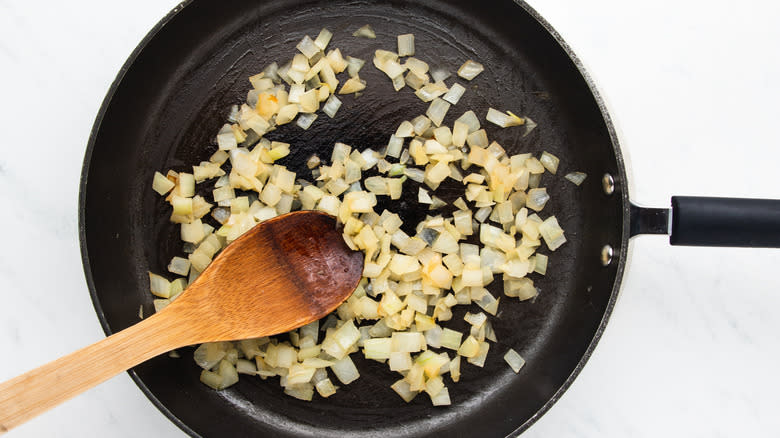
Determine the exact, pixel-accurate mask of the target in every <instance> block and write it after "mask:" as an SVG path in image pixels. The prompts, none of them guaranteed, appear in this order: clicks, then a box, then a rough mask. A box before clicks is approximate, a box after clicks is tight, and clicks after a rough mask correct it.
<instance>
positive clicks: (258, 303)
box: [0, 211, 363, 433]
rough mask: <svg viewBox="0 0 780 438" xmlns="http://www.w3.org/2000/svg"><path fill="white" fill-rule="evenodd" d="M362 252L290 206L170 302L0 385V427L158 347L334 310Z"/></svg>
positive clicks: (243, 335)
mask: <svg viewBox="0 0 780 438" xmlns="http://www.w3.org/2000/svg"><path fill="white" fill-rule="evenodd" d="M362 273H363V254H362V253H360V252H358V251H353V250H351V249H350V248H349V247H348V246H347V244H346V243H345V242H344V240H343V238H342V236H341V231H340V230H339V229H338V228H337V227H336V219H335V218H334V217H332V216H329V215H327V214H325V213H322V212H317V211H297V212H293V213H288V214H285V215H282V216H278V217H276V218H273V219H270V220H267V221H265V222H263V223H261V224H258V225H256V226H255V227H254V228H252V229H251V230H249V231H247V232H246V233H245V234H244V235H242V236H241V237H240V238H238V239H236V240H235V241H234V242H233V243H231V244H230V245H228V246H227V247H226V248H225V249H224V250H223V251H222V252H221V253H220V254H219V255H218V256H217V257H216V258H215V259H214V260H213V261H212V262H211V264H209V266H208V267H207V268H206V269H205V270H204V271H203V272H202V273H201V274H200V276H198V278H197V279H196V280H195V281H194V282H193V283H192V284H190V285H189V286H188V287H187V289H186V290H185V291H184V292H182V293H181V294H180V295H179V296H178V297H177V298H176V300H175V301H173V302H172V303H171V304H170V305H168V306H167V307H165V308H164V309H162V310H160V311H159V312H157V313H155V314H154V315H152V316H150V317H149V318H146V319H144V320H143V321H141V322H139V323H138V324H136V325H133V326H131V327H129V328H127V329H125V330H122V331H120V332H118V333H115V334H113V335H111V336H109V337H107V338H106V339H103V340H101V341H99V342H96V343H94V344H92V345H90V346H88V347H85V348H82V349H81V350H78V351H76V352H74V353H71V354H70V355H67V356H64V357H62V358H59V359H57V360H55V361H53V362H50V363H48V364H46V365H43V366H41V367H39V368H36V369H34V370H32V371H29V372H27V373H25V374H22V375H20V376H17V377H15V378H13V379H10V380H8V381H6V382H3V383H1V384H0V433H3V432H6V431H8V430H10V429H12V428H13V427H16V426H18V425H20V424H22V423H24V422H25V421H27V420H29V419H31V418H33V417H35V416H37V415H38V414H40V413H42V412H44V411H46V410H48V409H50V408H52V407H54V406H56V405H58V404H60V403H62V402H63V401H65V400H68V399H69V398H71V397H73V396H75V395H77V394H80V393H81V392H84V391H86V390H87V389H89V388H92V387H93V386H96V385H98V384H100V383H102V382H104V381H105V380H108V379H109V378H110V377H113V376H114V375H116V374H118V373H120V372H122V371H125V370H127V369H129V368H132V367H133V366H135V365H138V364H139V363H141V362H143V361H146V360H148V359H151V358H152V357H154V356H157V355H159V354H161V353H165V352H167V351H170V350H173V349H175V348H179V347H183V346H186V345H192V344H197V343H203V342H217V341H233V340H239V339H247V338H257V337H262V336H270V335H274V334H278V333H283V332H286V331H289V330H293V329H295V328H298V327H301V326H303V325H306V324H308V323H310V322H312V321H315V320H317V319H320V318H322V317H324V316H326V315H327V314H328V313H330V312H332V311H333V310H335V309H336V308H337V307H338V306H339V305H340V304H341V303H342V302H343V301H344V300H345V299H347V298H348V297H349V296H350V294H352V292H353V291H354V289H355V287H357V285H358V282H359V281H360V278H361V277H362Z"/></svg>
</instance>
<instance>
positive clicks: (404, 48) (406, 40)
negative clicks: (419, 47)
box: [398, 33, 414, 56]
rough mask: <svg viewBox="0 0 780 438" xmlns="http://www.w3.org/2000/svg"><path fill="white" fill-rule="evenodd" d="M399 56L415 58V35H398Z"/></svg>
mask: <svg viewBox="0 0 780 438" xmlns="http://www.w3.org/2000/svg"><path fill="white" fill-rule="evenodd" d="M398 56H414V34H411V33H407V34H403V35H398Z"/></svg>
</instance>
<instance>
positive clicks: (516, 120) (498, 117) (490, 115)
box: [485, 108, 525, 128]
mask: <svg viewBox="0 0 780 438" xmlns="http://www.w3.org/2000/svg"><path fill="white" fill-rule="evenodd" d="M485 119H486V120H487V121H488V122H490V123H493V124H496V125H498V126H500V127H502V128H508V127H510V126H520V125H523V124H525V119H523V118H521V117H517V116H515V115H513V114H512V115H510V114H504V113H502V112H501V111H498V110H496V109H493V108H488V112H487V116H486V117H485Z"/></svg>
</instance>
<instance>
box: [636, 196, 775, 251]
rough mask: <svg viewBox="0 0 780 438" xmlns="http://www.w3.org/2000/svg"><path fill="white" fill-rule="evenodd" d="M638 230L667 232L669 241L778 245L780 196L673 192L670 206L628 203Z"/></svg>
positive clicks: (733, 245)
mask: <svg viewBox="0 0 780 438" xmlns="http://www.w3.org/2000/svg"><path fill="white" fill-rule="evenodd" d="M637 234H669V242H670V243H671V244H672V245H684V246H731V247H753V248H780V200H771V199H744V198H707V197H699V196H673V197H672V208H671V209H661V208H644V207H639V206H636V205H634V204H631V236H632V237H633V236H635V235H637Z"/></svg>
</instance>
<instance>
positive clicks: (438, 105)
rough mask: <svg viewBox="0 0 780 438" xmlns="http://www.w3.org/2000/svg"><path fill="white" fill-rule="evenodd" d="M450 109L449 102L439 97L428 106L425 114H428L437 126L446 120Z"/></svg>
mask: <svg viewBox="0 0 780 438" xmlns="http://www.w3.org/2000/svg"><path fill="white" fill-rule="evenodd" d="M449 109H450V104H449V102H446V101H444V100H442V99H439V98H438V97H437V98H436V99H433V101H432V102H431V105H430V106H429V107H428V111H426V112H425V115H426V116H428V118H429V119H431V121H432V122H433V123H434V124H435V125H436V126H440V125H441V123H442V122H443V121H444V116H445V115H446V114H447V111H449Z"/></svg>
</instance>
